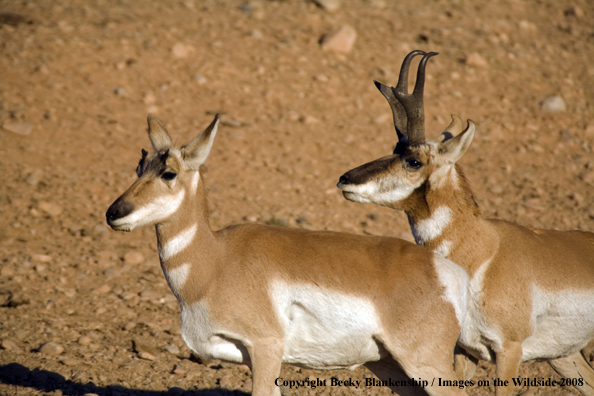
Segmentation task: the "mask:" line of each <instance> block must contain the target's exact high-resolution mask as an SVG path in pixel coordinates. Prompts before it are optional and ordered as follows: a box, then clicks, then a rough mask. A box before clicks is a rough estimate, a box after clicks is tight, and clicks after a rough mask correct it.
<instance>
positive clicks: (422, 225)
mask: <svg viewBox="0 0 594 396" xmlns="http://www.w3.org/2000/svg"><path fill="white" fill-rule="evenodd" d="M451 220H452V210H451V209H450V208H449V207H447V206H440V207H439V208H437V209H436V210H435V211H434V212H433V213H432V214H431V217H429V218H428V219H425V220H421V221H419V222H417V223H414V224H411V229H412V233H413V236H414V238H415V242H416V243H417V244H418V245H424V244H425V243H426V242H429V241H431V240H433V239H435V238H437V237H438V236H440V235H441V233H442V232H443V230H444V229H445V228H446V227H447V226H448V225H449V224H450V221H451Z"/></svg>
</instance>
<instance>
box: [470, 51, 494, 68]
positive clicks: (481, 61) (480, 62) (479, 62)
mask: <svg viewBox="0 0 594 396" xmlns="http://www.w3.org/2000/svg"><path fill="white" fill-rule="evenodd" d="M466 64H467V65H468V66H473V67H487V66H489V64H488V63H487V61H486V60H485V58H483V57H482V56H480V55H479V53H478V52H473V53H471V54H470V55H468V57H467V58H466Z"/></svg>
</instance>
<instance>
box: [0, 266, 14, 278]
mask: <svg viewBox="0 0 594 396" xmlns="http://www.w3.org/2000/svg"><path fill="white" fill-rule="evenodd" d="M13 275H14V270H13V269H12V268H10V267H2V269H0V276H2V277H6V278H10V277H11V276H13Z"/></svg>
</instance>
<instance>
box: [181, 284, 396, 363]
mask: <svg viewBox="0 0 594 396" xmlns="http://www.w3.org/2000/svg"><path fill="white" fill-rule="evenodd" d="M270 296H271V299H272V302H273V306H274V308H275V311H276V314H277V318H278V319H279V322H280V323H281V325H282V326H283V329H284V334H285V340H284V353H283V363H289V364H294V365H299V366H303V367H307V368H312V369H336V368H355V367H357V366H359V365H361V364H364V363H366V362H369V361H376V360H379V359H381V358H382V357H384V356H386V355H387V353H386V351H385V350H384V349H383V348H382V347H381V346H379V345H378V343H377V342H376V339H377V338H378V335H381V334H380V325H379V320H378V317H377V314H376V311H375V307H374V306H373V304H371V303H370V302H369V301H366V300H364V299H361V298H357V297H353V296H349V295H344V294H338V293H336V292H332V291H328V290H323V289H320V288H318V287H315V286H310V285H298V286H289V285H287V284H283V283H281V282H277V283H275V284H274V285H273V287H272V289H271V290H270ZM181 317H182V325H181V333H182V336H183V338H184V341H185V342H186V344H187V345H188V347H189V348H190V349H191V350H192V351H193V352H194V353H196V354H197V355H198V356H200V357H205V358H209V359H221V360H225V361H229V362H234V363H244V364H249V363H250V362H249V355H248V353H247V349H246V348H245V346H244V345H248V344H249V342H250V341H249V340H248V339H247V337H245V336H243V335H241V334H235V333H232V332H229V331H226V330H225V329H223V328H221V327H220V326H219V325H218V324H217V323H215V322H214V321H213V320H212V318H211V316H210V315H209V313H208V309H207V307H206V305H205V304H204V303H202V302H198V303H194V304H192V305H191V306H183V304H182V314H181ZM262 326H266V324H265V323H262Z"/></svg>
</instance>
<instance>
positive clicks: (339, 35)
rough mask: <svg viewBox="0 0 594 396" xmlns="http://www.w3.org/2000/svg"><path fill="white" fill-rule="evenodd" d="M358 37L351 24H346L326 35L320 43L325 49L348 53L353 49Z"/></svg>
mask: <svg viewBox="0 0 594 396" xmlns="http://www.w3.org/2000/svg"><path fill="white" fill-rule="evenodd" d="M356 39H357V31H356V30H355V29H354V28H353V27H351V26H349V25H344V26H342V27H341V28H339V29H336V30H333V31H331V32H330V33H328V34H326V35H324V36H323V37H322V39H321V42H320V43H321V46H322V49H323V50H324V51H330V52H336V53H339V54H347V53H349V52H351V50H352V49H353V46H354V45H355V40H356Z"/></svg>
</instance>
